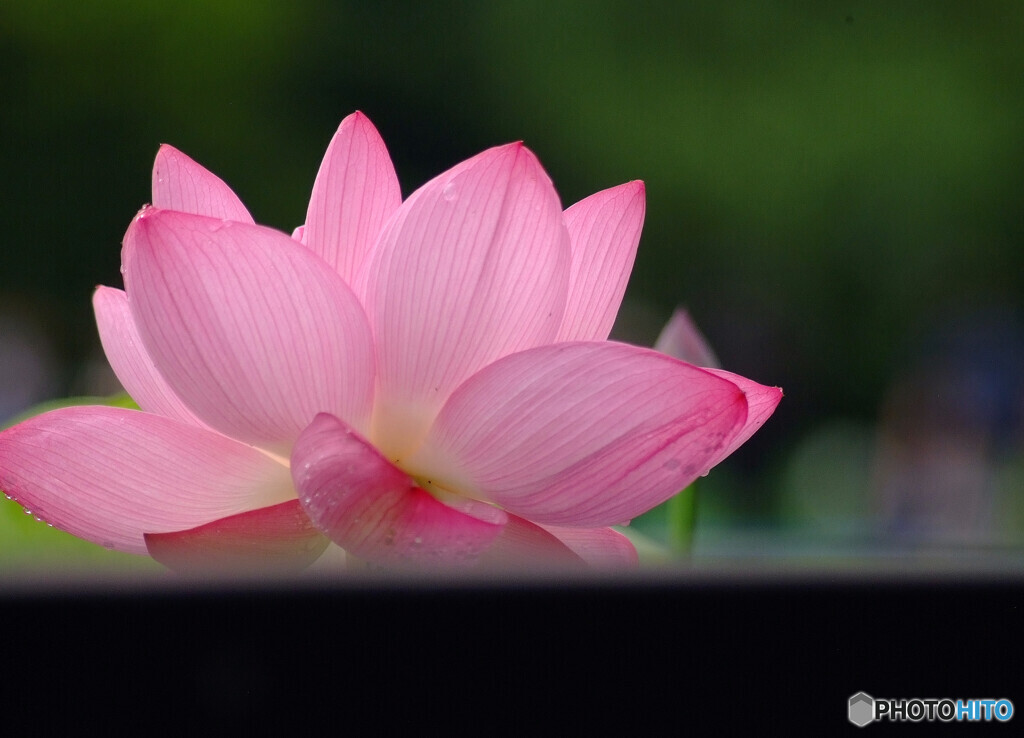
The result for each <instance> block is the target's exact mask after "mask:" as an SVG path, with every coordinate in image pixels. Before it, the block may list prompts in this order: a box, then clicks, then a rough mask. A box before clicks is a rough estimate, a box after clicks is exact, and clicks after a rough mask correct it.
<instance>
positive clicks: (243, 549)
mask: <svg viewBox="0 0 1024 738" xmlns="http://www.w3.org/2000/svg"><path fill="white" fill-rule="evenodd" d="M145 539H146V546H147V547H148V549H149V555H150V556H152V557H153V558H154V559H156V560H157V561H159V562H160V563H161V564H163V565H164V566H166V567H168V568H170V569H175V570H176V571H210V570H216V571H241V572H245V571H260V572H264V571H272V572H286V571H299V570H302V569H305V568H306V567H307V566H309V565H310V564H312V563H313V562H314V561H316V560H317V558H318V557H319V556H320V554H322V553H323V552H324V549H326V548H327V545H328V544H329V543H330V541H329V540H328V539H327V537H326V536H324V535H323V534H322V533H321V532H320V531H319V530H317V529H316V528H315V527H314V526H313V523H311V522H310V520H309V518H308V517H307V516H306V513H304V512H303V511H302V507H301V506H300V505H299V501H298V500H289V501H288V502H281V503H279V504H277V505H271V506H269V507H261V508H259V509H258V510H252V511H250V512H244V513H239V514H238V515H232V516H230V517H227V518H221V519H220V520H215V521H213V522H212V523H207V524H206V525H201V526H199V527H196V528H191V529H189V530H184V531H179V532H176V533H147V534H146V535H145Z"/></svg>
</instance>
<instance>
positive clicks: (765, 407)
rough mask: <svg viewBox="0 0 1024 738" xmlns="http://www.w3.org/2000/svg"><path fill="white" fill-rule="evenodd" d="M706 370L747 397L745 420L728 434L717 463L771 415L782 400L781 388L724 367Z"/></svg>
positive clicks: (741, 443) (742, 442)
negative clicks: (726, 381) (728, 370)
mask: <svg viewBox="0 0 1024 738" xmlns="http://www.w3.org/2000/svg"><path fill="white" fill-rule="evenodd" d="M708 371H709V372H711V373H712V374H714V375H715V376H718V377H722V378H723V379H727V380H729V381H730V382H732V383H733V384H735V385H736V386H737V387H739V388H740V390H741V391H742V392H743V394H745V395H746V397H747V420H746V422H745V423H744V424H743V425H742V426H741V427H740V428H738V429H737V430H736V431H735V432H734V433H733V434H732V436H730V438H729V440H728V441H727V442H726V444H725V446H723V447H722V450H721V451H720V452H719V456H718V459H717V460H716V461H715V464H717V463H719V462H720V461H722V460H723V459H725V457H727V456H729V454H731V453H732V452H733V451H735V450H736V449H738V448H739V447H740V446H742V445H743V444H744V443H745V442H746V441H747V439H748V438H750V437H751V436H752V435H754V432H755V431H756V430H757V429H758V428H760V427H761V426H762V425H764V422H765V421H766V420H768V418H770V417H771V415H772V413H773V412H775V408H776V407H778V404H779V402H781V401H782V388H780V387H766V386H764V385H763V384H758V383H757V382H755V381H753V380H750V379H747V378H746V377H741V376H740V375H739V374H733V373H732V372H727V371H725V370H724V369H708ZM712 466H714V464H712Z"/></svg>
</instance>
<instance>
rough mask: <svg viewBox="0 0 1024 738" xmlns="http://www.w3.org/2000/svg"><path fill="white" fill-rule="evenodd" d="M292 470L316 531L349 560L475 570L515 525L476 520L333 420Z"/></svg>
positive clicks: (322, 421) (306, 439) (296, 454)
mask: <svg viewBox="0 0 1024 738" xmlns="http://www.w3.org/2000/svg"><path fill="white" fill-rule="evenodd" d="M291 468H292V478H293V480H294V482H295V488H296V490H297V491H298V494H299V501H300V502H301V503H302V507H303V509H304V510H305V511H306V513H307V514H308V515H309V517H310V519H311V520H312V521H313V523H314V524H315V525H316V526H317V527H318V528H319V529H320V530H322V531H323V532H324V533H326V534H327V536H328V537H330V539H331V540H332V541H334V542H335V543H337V544H338V545H339V546H341V547H342V548H344V549H345V550H346V551H347V552H349V553H351V554H353V555H355V556H357V557H359V558H362V559H367V560H369V561H373V562H379V563H386V564H403V563H404V564H418V563H445V564H460V563H461V564H469V563H472V562H473V561H474V560H475V559H476V558H477V557H478V556H479V555H480V553H481V552H482V551H484V550H485V549H486V548H487V547H488V546H489V545H490V544H491V542H492V541H493V540H494V539H495V538H496V537H497V536H498V534H499V533H501V529H502V527H503V525H504V523H505V521H506V519H507V516H506V515H505V514H504V513H503V512H501V511H500V510H497V509H496V508H491V507H489V506H488V507H487V510H486V512H485V511H483V510H481V509H480V508H479V506H478V507H477V508H476V509H473V514H472V515H471V514H467V512H460V511H458V510H455V509H454V508H452V507H450V506H448V505H445V504H444V503H442V502H440V501H438V500H437V499H436V498H434V497H433V496H432V495H430V494H429V493H428V492H426V491H424V490H423V489H422V488H421V487H419V486H417V484H416V482H414V481H413V480H412V479H410V478H409V476H408V475H407V474H405V473H404V472H403V471H401V470H400V469H398V468H397V467H395V466H394V465H393V464H391V463H390V462H389V461H388V460H387V459H385V458H384V457H383V456H381V455H380V452H378V451H377V449H375V448H374V447H373V446H371V445H370V444H369V443H367V442H366V440H365V439H364V438H363V437H362V436H360V435H359V434H358V433H357V432H356V431H355V430H354V429H352V428H351V427H350V426H348V425H346V424H345V423H343V422H342V421H341V420H339V419H338V418H335V417H333V416H331V415H327V414H322V415H318V416H317V417H316V418H315V419H314V420H313V422H312V423H311V424H310V425H309V427H308V428H306V429H305V430H304V431H303V432H302V435H301V436H299V440H298V442H297V443H296V444H295V448H294V449H293V451H292V459H291ZM481 515H486V518H482V517H481Z"/></svg>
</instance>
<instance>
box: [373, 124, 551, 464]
mask: <svg viewBox="0 0 1024 738" xmlns="http://www.w3.org/2000/svg"><path fill="white" fill-rule="evenodd" d="M569 259H570V254H569V239H568V235H567V233H566V230H565V226H564V224H563V222H562V213H561V206H560V204H559V202H558V196H557V194H556V193H555V191H554V188H553V187H552V186H551V182H550V180H549V179H548V176H547V174H546V173H545V172H544V170H543V169H542V168H541V166H540V162H538V161H537V158H536V157H535V156H534V155H533V154H532V153H531V152H530V151H529V150H528V149H526V148H525V147H523V146H522V144H511V145H508V146H502V147H499V148H495V149H490V150H488V151H485V152H484V153H482V154H479V155H478V156H476V157H474V158H473V159H470V160H468V161H466V162H463V163H462V164H460V165H458V166H457V167H455V168H453V169H452V170H450V171H449V172H446V173H445V174H442V175H441V176H439V177H437V178H436V179H434V180H432V181H431V182H428V183H427V184H426V185H424V186H423V187H421V188H420V189H419V190H417V191H416V192H415V193H413V195H412V196H411V197H410V198H409V199H408V200H407V201H406V202H405V203H404V204H403V205H402V207H401V208H400V209H399V210H398V211H397V213H396V214H395V217H393V218H392V220H391V221H390V222H389V223H388V225H387V226H385V229H384V233H383V234H382V236H381V241H380V243H379V245H378V247H377V249H376V250H375V252H374V255H373V259H372V262H371V263H370V266H369V268H368V269H367V270H366V271H365V281H366V284H365V285H364V287H363V288H364V289H365V294H366V298H365V300H364V304H365V305H366V307H367V315H368V316H369V318H370V323H371V325H372V326H373V330H374V336H375V338H376V341H377V349H378V353H377V357H378V361H379V364H378V371H379V375H378V376H379V384H378V388H379V396H378V407H377V408H376V413H377V415H376V420H375V424H376V426H375V427H376V429H377V431H376V432H375V436H374V440H375V441H377V442H378V444H384V446H383V447H384V448H386V449H387V450H388V455H389V456H391V457H393V458H394V457H400V456H401V455H403V454H404V453H405V452H406V451H407V450H408V449H409V448H410V447H411V446H413V445H415V444H416V443H417V441H418V440H419V438H420V437H421V436H422V434H423V433H424V432H425V431H426V428H427V427H429V424H430V422H431V420H432V419H433V417H434V415H435V413H436V411H437V409H438V408H439V407H440V406H441V404H442V403H443V402H444V400H445V398H447V397H448V395H449V393H450V392H451V391H452V390H453V389H454V388H455V387H456V386H458V384H459V383H460V382H462V381H463V380H464V379H465V378H466V377H468V376H470V375H472V374H473V373H474V372H475V371H477V370H478V369H480V368H481V367H483V366H486V365H487V364H488V363H490V362H492V361H494V360H495V359H497V358H499V357H501V356H504V355H506V354H509V353H512V352H514V351H519V350H522V349H525V348H529V347H531V346H535V345H538V344H544V343H548V342H550V341H551V340H553V339H554V337H555V335H556V333H557V331H558V327H559V325H560V323H561V320H562V313H563V311H564V306H565V299H566V290H567V285H568V278H569Z"/></svg>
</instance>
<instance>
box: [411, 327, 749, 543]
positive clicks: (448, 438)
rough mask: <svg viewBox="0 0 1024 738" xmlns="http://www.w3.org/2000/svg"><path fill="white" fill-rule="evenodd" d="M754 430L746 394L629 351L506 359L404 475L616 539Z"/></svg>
mask: <svg viewBox="0 0 1024 738" xmlns="http://www.w3.org/2000/svg"><path fill="white" fill-rule="evenodd" d="M745 419H746V398H745V396H744V394H743V392H741V391H740V390H739V388H737V386H736V385H735V384H734V383H732V382H730V381H728V380H725V379H722V378H720V377H717V376H715V375H714V374H711V373H709V372H707V371H704V370H703V369H698V368H697V367H694V366H691V365H689V364H684V363H683V362H680V361H677V360H675V359H672V358H669V357H667V356H664V355H663V354H659V353H657V352H655V351H651V350H650V349H642V348H637V347H635V346H627V345H625V344H618V343H611V342H602V343H562V344H554V345H551V346H542V347H540V348H536V349H531V350H529V351H524V352H521V353H518V354H513V355H512V356H507V357H505V358H504V359H501V360H499V361H497V362H495V363H494V364H491V365H490V366H488V367H486V368H485V369H483V370H481V371H480V372H478V373H477V374H476V375H474V376H473V377H471V378H470V379H469V380H467V381H466V382H465V383H464V384H463V385H462V386H461V387H459V388H458V389H457V390H456V391H455V392H454V393H453V394H452V396H451V398H450V399H449V400H448V402H447V403H446V404H445V406H444V408H443V409H442V410H441V413H440V414H439V415H438V418H437V421H436V422H435V424H434V426H433V427H432V428H431V430H430V434H429V435H428V437H427V439H426V441H425V442H424V444H423V445H422V447H421V448H420V449H418V450H417V452H416V454H415V455H414V456H412V457H411V458H409V459H408V460H407V462H406V463H405V464H404V468H406V469H408V470H409V471H410V473H413V474H415V475H416V476H418V477H429V478H431V479H433V480H435V482H436V483H438V484H440V486H443V487H445V488H446V489H452V490H459V491H461V492H462V493H463V494H465V495H468V496H471V497H475V498H477V499H482V500H489V501H491V502H494V503H496V504H498V505H499V506H501V507H502V508H504V509H506V510H508V511H509V512H510V513H512V514H514V515H519V516H521V517H524V518H528V519H529V520H532V521H533V522H536V523H541V524H544V525H564V526H572V527H588V528H596V527H605V526H608V525H612V524H616V523H621V522H623V521H626V520H629V519H631V518H633V517H634V516H636V515H639V514H640V513H642V512H645V511H647V510H649V509H650V508H652V507H654V506H655V505H657V504H659V503H661V502H664V501H665V500H667V499H668V498H669V497H671V496H672V495H673V494H675V493H677V492H678V491H679V490H681V489H683V488H684V487H685V486H686V485H688V484H689V483H690V482H692V481H693V480H694V479H695V478H696V477H698V476H699V475H701V474H704V473H706V472H707V471H708V469H710V467H711V465H712V464H713V463H714V462H715V460H716V459H717V458H718V457H719V455H720V451H721V449H722V446H723V445H724V444H725V443H726V442H727V441H728V440H729V439H730V438H732V437H733V435H734V434H735V432H736V429H737V428H739V427H741V426H742V425H743V423H744V422H745Z"/></svg>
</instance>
